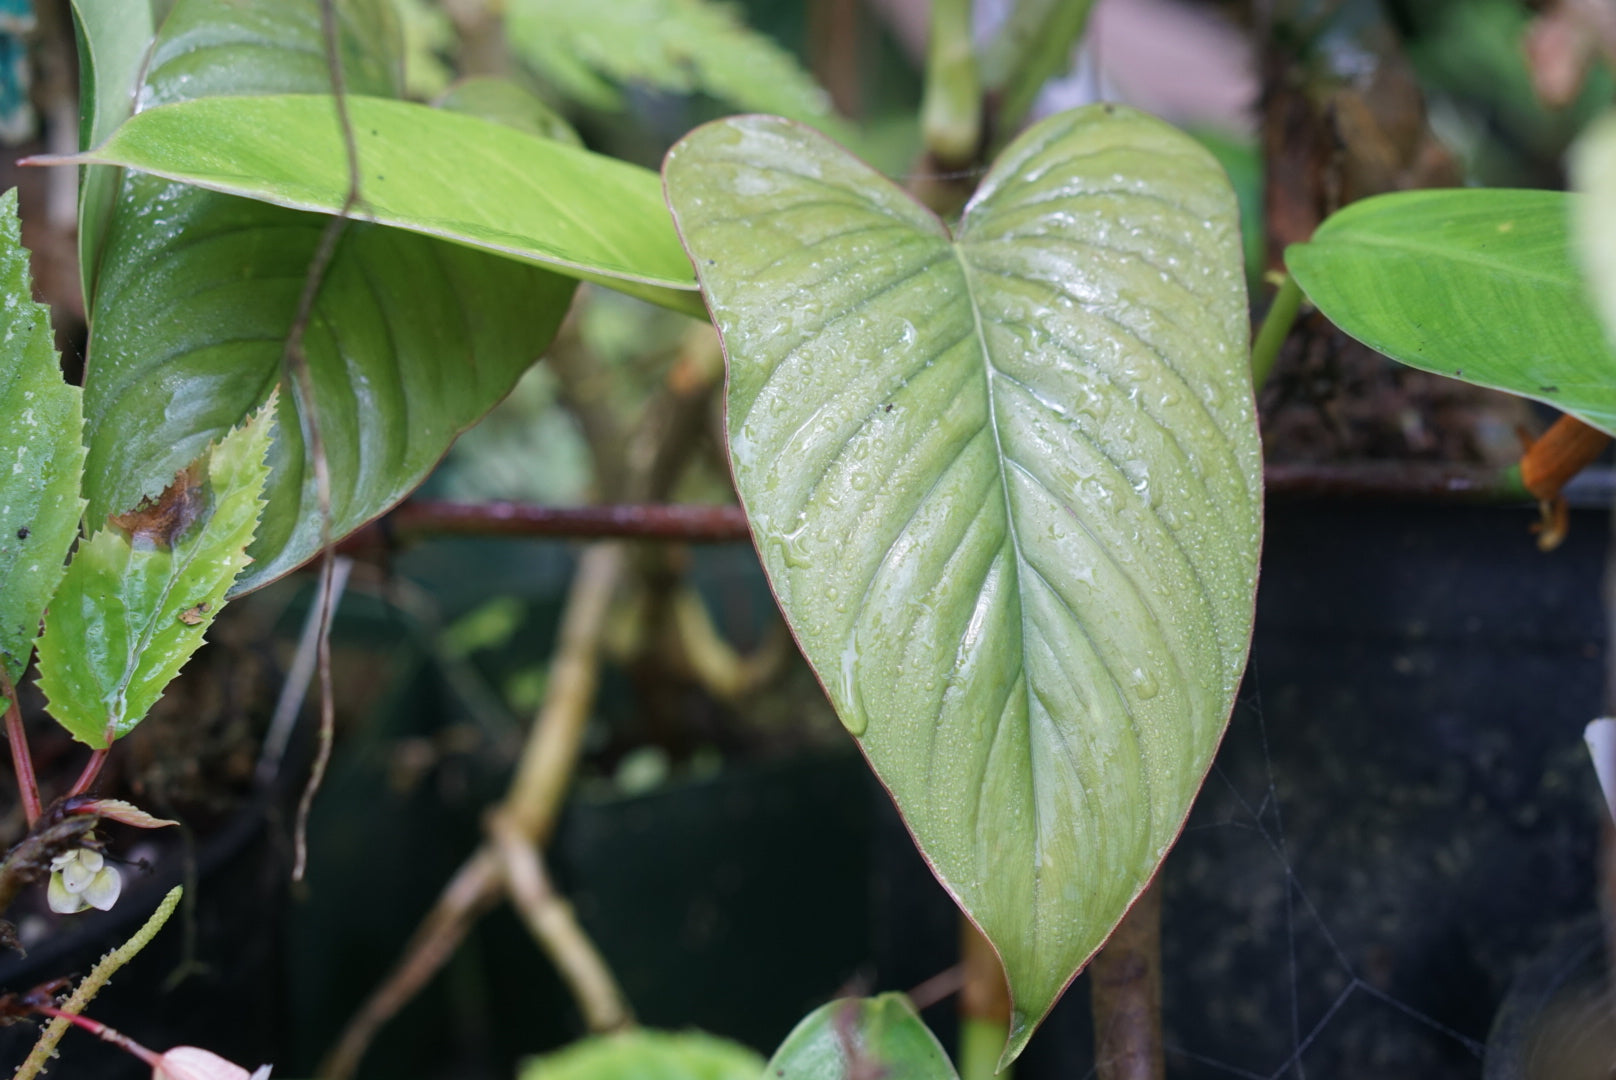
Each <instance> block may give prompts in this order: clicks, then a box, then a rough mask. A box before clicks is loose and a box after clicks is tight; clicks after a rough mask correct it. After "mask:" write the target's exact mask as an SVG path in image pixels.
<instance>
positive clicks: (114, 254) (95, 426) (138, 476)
mask: <svg viewBox="0 0 1616 1080" xmlns="http://www.w3.org/2000/svg"><path fill="white" fill-rule="evenodd" d="M339 11H340V12H341V13H342V15H343V19H342V27H343V42H344V44H343V53H344V56H345V57H346V58H347V59H346V60H345V70H346V72H347V78H348V86H349V88H350V89H351V90H352V91H353V92H355V93H356V94H390V93H394V92H396V91H397V84H396V82H395V81H393V79H394V74H395V72H394V68H395V66H396V65H394V64H393V63H392V61H391V60H390V59H389V57H391V56H393V55H394V54H395V53H396V50H397V48H398V42H397V39H396V36H395V33H394V31H396V26H395V25H394V24H393V22H392V20H391V16H390V11H391V9H390V8H388V7H387V6H386V5H385V4H380V5H379V4H377V3H372V2H361V0H349V2H345V3H341V4H339ZM319 24H320V20H319V5H318V0H179V3H178V4H177V5H176V6H175V7H174V10H173V11H172V13H171V14H170V16H169V18H168V19H167V20H166V21H165V23H164V26H163V29H162V31H161V33H160V35H159V38H158V41H157V43H156V45H155V47H154V50H153V60H152V66H151V67H150V69H149V70H148V71H147V74H146V80H145V84H144V87H143V89H142V91H141V99H142V101H143V102H144V103H146V105H147V106H149V107H150V108H152V109H153V110H158V109H159V108H160V107H161V106H164V105H168V104H172V103H174V102H177V101H181V100H185V99H186V98H188V97H189V96H190V95H191V93H192V92H193V91H195V90H197V89H199V88H207V89H211V90H219V91H223V90H226V89H228V90H233V91H236V92H240V93H253V92H260V91H285V90H306V91H318V90H321V89H323V88H324V86H325V83H326V71H325V67H324V62H323V60H322V59H321V57H322V54H323V45H322V39H321V37H320V25H319ZM327 220H328V219H327V218H326V217H324V216H322V215H318V214H309V213H303V212H299V211H295V210H289V209H286V208H283V207H278V206H272V205H269V204H267V203H262V202H257V201H253V200H248V199H240V198H234V197H231V196H227V195H221V194H217V193H215V192H211V191H206V190H203V189H200V188H196V187H190V186H186V185H183V184H178V183H174V182H172V181H169V180H166V179H164V178H161V177H157V176H152V175H147V174H143V173H136V172H130V173H128V174H127V175H126V176H125V178H124V182H123V183H122V185H121V187H120V189H119V192H118V203H117V206H116V210H115V213H114V214H113V216H112V219H111V222H110V225H109V228H108V232H107V237H106V242H105V251H104V254H103V257H102V263H101V271H100V277H99V279H98V283H97V287H96V291H95V296H94V303H93V306H92V309H91V313H90V320H91V322H90V348H89V357H88V361H87V374H86V378H85V389H84V410H85V417H86V424H87V435H88V443H89V458H88V461H87V463H86V470H85V484H84V493H85V495H86V496H87V498H88V499H89V508H88V514H89V518H90V520H92V521H100V520H103V519H104V518H105V517H106V516H107V515H108V514H111V513H117V512H120V511H122V510H125V509H127V508H128V507H130V506H133V505H134V504H135V503H136V502H138V501H139V500H140V499H141V498H143V497H148V496H153V495H155V494H157V493H158V492H159V491H161V490H162V489H163V487H164V486H165V485H166V484H167V483H168V482H169V480H170V479H171V478H172V477H173V475H174V473H175V472H176V471H178V470H179V469H181V468H183V467H185V465H186V464H187V463H189V462H190V461H191V460H193V459H194V458H195V457H196V456H197V455H198V454H200V453H201V452H202V450H203V449H204V448H205V447H206V446H208V445H209V444H210V443H212V442H214V441H216V440H217V439H219V438H220V437H222V436H223V435H224V433H225V432H227V431H229V430H230V429H231V428H232V427H234V426H236V425H237V424H239V423H240V422H241V421H242V419H243V418H244V417H246V416H247V415H249V414H250V413H252V412H253V411H254V410H255V409H256V408H257V407H258V406H259V405H260V404H261V403H262V402H263V401H264V400H265V399H266V398H267V397H268V395H269V393H270V391H271V389H272V388H273V387H274V386H275V385H276V384H277V383H278V382H279V381H280V380H281V378H282V353H283V348H284V341H285V338H286V335H287V332H288V330H289V329H290V327H291V324H292V320H293V316H294V313H295V312H296V310H297V299H298V295H299V292H300V291H301V289H302V287H303V281H304V277H305V275H306V273H307V271H308V267H309V263H310V261H311V259H312V257H313V255H314V252H315V250H316V247H317V246H318V244H319V242H320V237H321V235H322V233H323V231H324V229H325V227H326V222H327ZM573 288H574V282H573V281H572V280H571V279H568V278H563V277H560V276H558V275H554V274H550V273H547V272H545V271H543V270H540V269H538V268H537V267H533V266H528V265H524V264H522V263H519V262H515V261H513V260H510V259H506V258H502V257H499V256H495V255H491V254H488V253H486V252H479V251H474V250H471V249H470V248H467V247H465V246H463V245H460V244H452V243H449V242H447V241H443V240H438V239H434V238H431V237H427V236H421V235H417V234H414V233H409V232H404V231H402V230H398V229H391V228H386V227H383V226H378V225H373V224H369V223H365V222H354V223H352V224H350V225H349V226H348V228H347V230H346V232H345V233H344V234H343V238H342V241H341V243H340V244H339V245H338V247H337V250H336V255H335V258H334V259H333V261H332V263H331V266H330V268H329V270H328V271H327V274H326V277H325V281H324V284H323V286H322V288H321V291H320V293H319V297H318V299H317V301H316V303H315V305H314V310H313V315H312V318H311V320H310V323H309V327H308V334H307V337H306V340H305V347H306V352H307V355H308V360H309V369H310V374H311V376H312V380H313V383H314V387H315V393H316V395H317V400H318V402H319V414H320V422H321V429H322V433H323V436H324V443H325V450H326V455H327V459H328V461H329V463H330V467H331V478H332V491H331V509H332V521H331V531H332V534H333V535H334V536H337V537H340V536H342V535H344V534H345V533H347V532H350V531H352V530H353V529H355V528H357V527H359V526H360V525H362V524H363V523H364V522H366V521H368V520H369V519H371V518H372V517H375V516H376V515H377V514H379V513H381V512H383V511H384V510H386V509H387V508H388V507H389V506H391V505H392V504H393V503H395V502H396V501H398V500H399V499H401V498H403V497H404V496H405V495H406V494H408V493H409V491H410V490H411V489H413V488H414V487H415V485H417V484H418V483H420V481H421V480H422V479H423V478H424V477H425V476H426V474H427V472H428V471H430V470H431V468H432V467H433V466H434V465H435V464H436V463H437V461H438V459H439V458H440V457H441V456H442V454H443V452H444V451H445V450H446V449H447V448H448V446H449V444H450V443H451V442H452V441H453V440H454V437H455V436H456V435H457V434H458V433H459V432H460V431H462V430H464V429H465V428H466V427H468V426H470V425H471V424H472V423H474V422H475V421H476V420H477V419H478V418H479V417H481V416H482V415H483V413H485V412H486V411H487V410H488V409H489V408H490V407H491V406H492V405H493V404H494V403H495V402H497V401H498V400H499V399H500V398H501V397H503V396H504V395H505V394H506V393H507V392H508V391H509V390H510V388H511V386H512V385H514V383H515V382H516V380H517V379H518V378H519V377H520V376H521V374H522V372H523V371H524V370H525V369H526V368H527V367H528V366H529V365H531V364H532V362H533V361H534V360H535V359H537V358H538V356H539V355H540V354H541V353H542V352H543V350H544V348H545V346H546V345H547V344H548V343H549V341H550V339H551V337H552V336H553V335H554V332H555V329H556V327H557V326H558V325H559V323H560V320H561V318H562V316H563V314H564V313H565V311H566V308H567V305H568V303H569V301H570V298H571V295H572V291H573ZM303 411H304V410H303V408H302V404H301V402H299V401H298V400H297V398H296V396H294V395H290V394H288V395H283V396H282V398H281V407H280V416H279V422H278V424H277V436H276V440H275V445H274V446H273V447H272V449H271V451H270V463H271V467H272V471H271V476H270V481H269V486H268V489H267V498H268V507H267V508H266V510H265V512H264V516H263V520H262V522H261V524H260V526H259V530H258V534H257V540H256V541H255V543H254V546H253V550H252V555H253V558H254V560H255V561H254V562H253V564H252V565H251V566H250V567H249V568H248V570H247V572H246V573H245V574H243V576H242V578H241V580H240V581H239V582H238V583H237V589H238V590H245V589H248V588H253V587H256V586H258V585H261V584H263V583H264V582H266V581H268V580H270V579H272V578H274V577H277V576H279V575H280V574H283V573H285V572H287V571H288V570H290V569H292V568H293V567H295V566H297V565H299V564H300V563H302V562H304V561H305V560H307V559H308V558H310V557H311V556H312V555H313V554H314V553H315V552H316V550H317V548H318V546H319V539H320V512H319V505H320V504H319V499H318V495H317V491H316V487H315V480H314V475H313V470H312V466H311V463H310V458H309V455H308V452H307V451H306V449H305V446H304V433H303V423H302V415H303Z"/></svg>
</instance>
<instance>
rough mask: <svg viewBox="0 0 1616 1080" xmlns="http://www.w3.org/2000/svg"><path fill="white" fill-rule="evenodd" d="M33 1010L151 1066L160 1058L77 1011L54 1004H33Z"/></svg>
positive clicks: (154, 1065) (155, 1064)
mask: <svg viewBox="0 0 1616 1080" xmlns="http://www.w3.org/2000/svg"><path fill="white" fill-rule="evenodd" d="M34 1011H35V1012H37V1013H39V1014H41V1015H43V1016H49V1017H51V1018H52V1020H51V1022H52V1023H53V1024H55V1023H61V1024H65V1025H67V1026H69V1027H76V1028H78V1029H79V1030H80V1031H87V1032H89V1033H90V1034H91V1035H94V1036H95V1037H96V1038H98V1039H100V1040H101V1041H102V1042H109V1043H111V1044H112V1045H113V1046H116V1047H117V1048H118V1049H120V1050H127V1051H128V1052H129V1053H131V1054H133V1055H135V1057H137V1058H139V1059H140V1060H141V1061H144V1062H145V1063H146V1064H147V1065H150V1066H152V1067H153V1068H156V1067H157V1063H158V1062H159V1061H160V1060H162V1055H161V1054H159V1053H157V1052H156V1051H155V1050H148V1049H146V1048H145V1047H144V1046H142V1045H140V1044H139V1043H137V1042H136V1041H135V1040H133V1039H131V1038H130V1037H129V1036H127V1035H125V1034H124V1033H123V1032H121V1031H115V1030H113V1029H112V1028H109V1027H107V1025H105V1024H103V1023H102V1022H101V1021H99V1020H91V1019H90V1018H89V1017H88V1016H80V1015H79V1014H78V1013H72V1012H67V1011H65V1010H63V1009H58V1008H56V1007H55V1006H54V1005H35V1006H34Z"/></svg>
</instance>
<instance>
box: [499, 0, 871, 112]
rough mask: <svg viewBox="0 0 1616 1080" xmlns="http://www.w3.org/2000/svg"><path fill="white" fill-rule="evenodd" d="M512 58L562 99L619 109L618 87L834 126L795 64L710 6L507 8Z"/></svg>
mask: <svg viewBox="0 0 1616 1080" xmlns="http://www.w3.org/2000/svg"><path fill="white" fill-rule="evenodd" d="M505 12H506V14H505V19H506V28H505V33H506V37H507V39H508V40H509V41H510V43H511V48H512V49H513V50H514V51H515V52H516V54H517V55H518V56H520V57H521V58H522V59H523V60H524V61H526V62H527V63H528V65H529V66H531V67H532V68H533V69H534V70H535V71H537V72H538V73H539V74H540V75H542V76H543V77H545V78H546V79H547V80H549V81H550V82H551V83H552V84H554V86H555V87H556V88H557V89H558V90H560V91H561V92H562V93H564V94H566V95H568V96H569V97H572V98H574V99H575V100H578V101H581V102H584V103H585V104H588V105H593V106H595V107H597V108H602V109H616V108H621V107H622V104H623V99H622V95H621V94H620V93H619V92H618V87H620V86H627V85H635V84H639V85H644V86H650V87H654V88H655V89H657V90H666V91H669V92H672V93H676V94H691V93H697V92H700V93H703V94H707V95H708V96H710V97H714V98H717V99H718V100H720V101H723V102H727V103H729V104H731V105H735V106H738V107H739V108H742V109H746V110H755V111H757V112H767V113H778V114H779V115H781V116H789V117H791V118H792V119H794V120H802V121H804V122H806V123H810V124H813V125H814V126H816V127H825V126H826V125H827V124H830V125H836V124H838V123H839V122H838V121H837V119H836V116H835V114H834V113H833V112H832V111H831V107H830V98H829V97H828V96H827V95H826V93H825V91H824V90H822V89H820V87H819V85H818V84H817V83H816V82H814V80H813V77H812V76H810V75H809V74H808V73H807V72H806V71H804V70H803V69H802V65H800V64H798V63H797V60H796V58H795V57H793V56H792V55H791V54H790V53H788V52H786V51H785V50H784V49H782V48H781V47H780V46H778V45H776V44H775V43H774V42H773V41H771V40H770V39H769V38H768V37H767V36H766V35H763V34H760V33H758V32H756V31H754V30H751V29H749V28H748V27H747V26H746V25H745V24H744V23H743V22H741V20H740V18H739V17H738V15H737V13H736V9H735V8H734V7H732V6H730V5H728V4H722V3H714V2H713V0H509V2H508V3H507V5H506V9H505Z"/></svg>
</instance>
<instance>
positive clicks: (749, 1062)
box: [519, 1029, 763, 1080]
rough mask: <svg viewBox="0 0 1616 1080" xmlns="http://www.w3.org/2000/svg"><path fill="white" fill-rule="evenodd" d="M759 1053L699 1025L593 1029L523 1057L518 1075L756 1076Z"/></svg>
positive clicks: (568, 1079)
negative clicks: (678, 1028)
mask: <svg viewBox="0 0 1616 1080" xmlns="http://www.w3.org/2000/svg"><path fill="white" fill-rule="evenodd" d="M762 1072H763V1059H762V1058H761V1057H759V1056H758V1054H757V1053H756V1052H755V1051H753V1050H751V1049H749V1048H748V1047H745V1046H742V1045H740V1044H739V1043H733V1042H730V1041H729V1040H728V1039H720V1038H718V1037H717V1036H714V1035H706V1034H703V1033H702V1032H699V1031H685V1032H679V1033H673V1032H667V1031H646V1030H643V1029H641V1030H636V1031H625V1032H621V1033H619V1034H616V1035H596V1036H593V1037H591V1038H588V1039H583V1040H580V1041H579V1042H576V1043H573V1044H572V1045H571V1046H568V1047H565V1048H563V1049H561V1050H558V1051H556V1052H555V1053H553V1054H545V1055H544V1056H543V1057H537V1058H532V1059H530V1060H529V1061H527V1062H526V1063H525V1064H524V1065H523V1066H522V1070H521V1072H520V1074H519V1075H520V1078H521V1080H758V1077H759V1076H761V1075H762Z"/></svg>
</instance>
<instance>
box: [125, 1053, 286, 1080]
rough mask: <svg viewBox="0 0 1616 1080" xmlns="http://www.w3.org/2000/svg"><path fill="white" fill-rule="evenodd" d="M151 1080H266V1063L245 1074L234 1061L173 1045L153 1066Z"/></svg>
mask: <svg viewBox="0 0 1616 1080" xmlns="http://www.w3.org/2000/svg"><path fill="white" fill-rule="evenodd" d="M152 1080H269V1066H268V1065H260V1066H258V1071H257V1072H254V1073H252V1074H251V1075H248V1073H247V1070H246V1069H243V1068H242V1067H241V1066H240V1065H237V1064H236V1063H235V1062H233V1061H226V1060H225V1059H224V1058H222V1057H220V1056H219V1055H218V1054H215V1053H212V1052H210V1051H207V1050H203V1049H201V1048H200V1047H196V1046H176V1047H175V1048H174V1049H172V1050H170V1051H169V1052H168V1053H166V1054H164V1055H163V1056H162V1057H160V1058H158V1059H157V1064H156V1065H154V1066H152Z"/></svg>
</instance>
